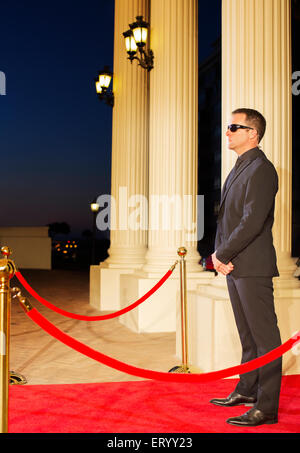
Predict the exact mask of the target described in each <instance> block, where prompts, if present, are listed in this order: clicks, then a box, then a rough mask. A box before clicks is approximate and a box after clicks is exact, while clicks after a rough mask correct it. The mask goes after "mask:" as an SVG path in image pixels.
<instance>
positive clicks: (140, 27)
mask: <svg viewBox="0 0 300 453" xmlns="http://www.w3.org/2000/svg"><path fill="white" fill-rule="evenodd" d="M129 27H130V29H129V30H127V31H125V32H124V33H123V36H124V38H125V47H126V51H127V53H128V55H129V57H128V60H130V62H131V63H132V62H133V60H138V62H139V63H138V64H139V65H140V66H142V68H144V69H147V71H151V69H152V68H153V60H154V55H153V51H152V50H151V49H149V50H148V51H145V50H144V47H145V46H146V43H147V36H148V30H149V24H148V22H146V21H144V20H143V16H137V17H136V22H133V24H129ZM137 52H138V54H137Z"/></svg>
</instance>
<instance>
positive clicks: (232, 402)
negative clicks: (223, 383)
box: [210, 391, 256, 407]
mask: <svg viewBox="0 0 300 453" xmlns="http://www.w3.org/2000/svg"><path fill="white" fill-rule="evenodd" d="M255 402H256V398H254V397H253V396H244V395H240V394H239V393H237V392H235V391H234V392H232V393H230V395H229V396H228V397H227V398H214V399H212V400H210V403H212V404H216V405H217V406H228V407H229V406H241V405H245V406H253V405H254V403H255Z"/></svg>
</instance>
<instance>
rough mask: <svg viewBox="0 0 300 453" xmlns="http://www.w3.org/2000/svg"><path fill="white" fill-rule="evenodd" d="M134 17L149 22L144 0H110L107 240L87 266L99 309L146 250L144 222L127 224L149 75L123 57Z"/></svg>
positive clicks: (113, 300) (143, 141) (141, 169)
mask: <svg viewBox="0 0 300 453" xmlns="http://www.w3.org/2000/svg"><path fill="white" fill-rule="evenodd" d="M139 15H140V16H144V18H145V20H147V21H148V20H149V0H115V33H114V68H113V72H114V77H113V91H114V96H115V103H114V107H113V126H112V167H111V196H112V205H111V206H112V211H111V212H112V214H113V215H112V228H111V230H110V241H111V244H110V248H109V250H108V254H109V257H108V258H107V259H106V261H105V262H103V263H101V265H100V266H91V269H90V303H91V304H92V305H93V306H95V307H96V308H101V309H102V310H113V309H116V308H118V307H119V305H120V299H119V297H120V275H121V274H124V273H130V272H133V270H134V269H137V268H140V267H141V266H142V265H143V263H144V262H145V253H146V249H147V236H148V232H147V226H146V227H145V228H135V227H132V226H131V225H130V221H131V217H130V216H133V217H134V215H135V214H134V212H132V211H135V210H139V209H140V208H141V205H140V204H139V203H138V201H137V199H136V198H134V197H135V196H136V195H137V196H139V198H140V200H141V199H145V200H147V198H148V114H149V112H148V73H147V71H145V70H144V69H142V68H141V67H140V66H138V64H137V62H136V61H133V63H132V64H131V63H130V61H129V60H128V59H127V57H128V55H127V53H126V49H125V44H124V37H123V32H125V31H127V30H128V29H129V24H130V23H132V22H134V21H135V20H136V16H139ZM131 204H132V205H131ZM114 208H115V210H113V209H114ZM141 209H143V208H141ZM114 214H115V215H114Z"/></svg>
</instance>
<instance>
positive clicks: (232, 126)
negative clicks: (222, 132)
mask: <svg viewBox="0 0 300 453" xmlns="http://www.w3.org/2000/svg"><path fill="white" fill-rule="evenodd" d="M238 129H253V127H249V126H243V125H242V124H229V126H228V127H227V130H230V131H231V132H236V131H237V130H238Z"/></svg>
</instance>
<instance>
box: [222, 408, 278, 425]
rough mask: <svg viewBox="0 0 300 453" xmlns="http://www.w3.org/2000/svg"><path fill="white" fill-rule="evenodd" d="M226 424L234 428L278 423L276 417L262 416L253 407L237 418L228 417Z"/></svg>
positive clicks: (261, 413) (260, 412)
mask: <svg viewBox="0 0 300 453" xmlns="http://www.w3.org/2000/svg"><path fill="white" fill-rule="evenodd" d="M226 422H227V423H229V424H230V425H236V426H258V425H264V424H266V425H272V424H273V423H278V418H277V416H276V415H267V414H264V413H263V412H262V411H260V410H259V409H256V408H255V407H253V408H252V409H250V410H249V411H248V412H246V413H245V414H243V415H241V416H239V417H230V418H229V419H228V420H226Z"/></svg>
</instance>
